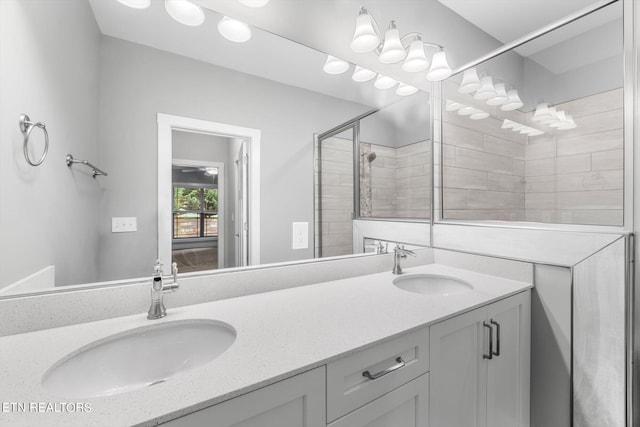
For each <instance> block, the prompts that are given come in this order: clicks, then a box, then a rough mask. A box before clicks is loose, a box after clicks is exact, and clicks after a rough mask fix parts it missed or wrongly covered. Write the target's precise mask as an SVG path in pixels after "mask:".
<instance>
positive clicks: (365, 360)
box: [327, 328, 429, 422]
mask: <svg viewBox="0 0 640 427" xmlns="http://www.w3.org/2000/svg"><path fill="white" fill-rule="evenodd" d="M428 346H429V328H422V329H420V330H417V331H414V332H411V333H408V334H405V335H402V336H400V337H398V338H395V339H393V340H390V341H385V342H383V343H381V344H378V345H376V346H374V347H371V348H368V349H366V350H362V351H359V352H357V353H355V354H352V355H350V356H347V357H344V358H342V359H339V360H336V361H335V362H332V363H329V364H328V365H327V421H328V422H331V421H334V420H336V419H338V418H340V417H341V416H343V415H345V414H347V413H349V412H351V411H353V410H354V409H357V408H359V407H361V406H363V405H365V404H367V403H369V402H371V401H373V400H374V399H376V398H378V397H380V396H382V395H383V394H385V393H388V392H390V391H391V390H394V389H396V388H398V387H399V386H401V385H403V384H405V383H407V382H409V381H411V380H412V379H414V378H416V377H418V376H420V375H422V374H424V373H425V372H427V371H428V370H429V348H428ZM368 376H370V378H368ZM372 378H375V379H372Z"/></svg>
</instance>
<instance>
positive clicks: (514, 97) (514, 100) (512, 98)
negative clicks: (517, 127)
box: [500, 89, 524, 111]
mask: <svg viewBox="0 0 640 427" xmlns="http://www.w3.org/2000/svg"><path fill="white" fill-rule="evenodd" d="M507 98H509V100H508V101H507V102H506V103H505V104H503V105H502V106H501V107H500V109H501V110H502V111H513V110H517V109H518V108H521V107H522V106H523V105H524V104H523V103H522V100H521V99H520V96H519V95H518V91H517V90H515V89H511V90H509V92H507Z"/></svg>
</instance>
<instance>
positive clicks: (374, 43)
mask: <svg viewBox="0 0 640 427" xmlns="http://www.w3.org/2000/svg"><path fill="white" fill-rule="evenodd" d="M379 45H380V36H379V35H378V33H377V32H376V30H375V28H374V21H373V20H372V18H371V16H370V15H369V13H368V12H367V9H365V8H364V7H361V8H360V13H359V15H358V19H356V29H355V31H354V32H353V38H352V39H351V50H352V51H354V52H356V53H367V52H372V51H373V50H375V49H376V48H377V47H378V46H379Z"/></svg>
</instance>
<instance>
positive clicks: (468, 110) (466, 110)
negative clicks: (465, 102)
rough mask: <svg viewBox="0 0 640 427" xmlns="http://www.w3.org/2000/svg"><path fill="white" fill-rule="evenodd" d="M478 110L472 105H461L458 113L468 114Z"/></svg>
mask: <svg viewBox="0 0 640 427" xmlns="http://www.w3.org/2000/svg"><path fill="white" fill-rule="evenodd" d="M478 111H479V110H478V109H477V108H473V107H462V108H461V109H459V110H458V114H460V115H461V116H469V115H471V114H473V113H477V112H478Z"/></svg>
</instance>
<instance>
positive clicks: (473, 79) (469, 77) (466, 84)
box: [458, 68, 482, 93]
mask: <svg viewBox="0 0 640 427" xmlns="http://www.w3.org/2000/svg"><path fill="white" fill-rule="evenodd" d="M480 86H482V83H480V79H479V78H478V72H477V71H476V69H475V68H469V69H468V70H465V71H464V75H463V76H462V82H461V83H460V87H459V88H458V92H460V93H471V92H475V91H476V90H478V89H480Z"/></svg>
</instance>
